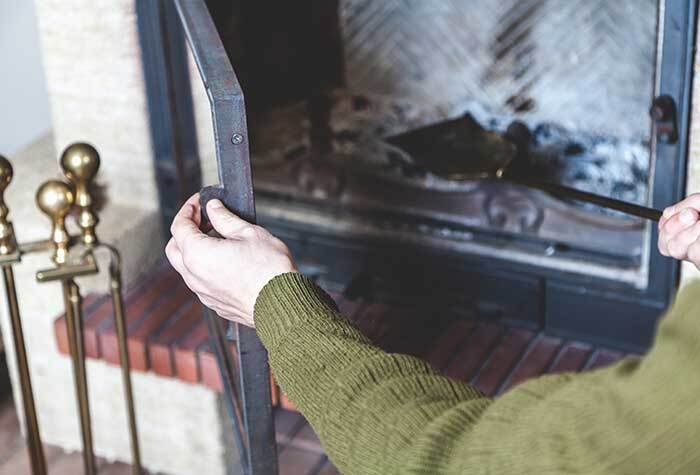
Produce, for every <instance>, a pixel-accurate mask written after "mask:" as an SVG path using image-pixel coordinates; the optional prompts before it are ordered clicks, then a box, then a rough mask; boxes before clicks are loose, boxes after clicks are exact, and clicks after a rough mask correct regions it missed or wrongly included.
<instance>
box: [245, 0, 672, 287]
mask: <svg viewBox="0 0 700 475" xmlns="http://www.w3.org/2000/svg"><path fill="white" fill-rule="evenodd" d="M263 3H264V2H263ZM312 3H313V2H312ZM317 3H318V2H317ZM327 4H328V5H331V7H328V6H326V7H325V10H327V11H325V12H323V13H320V14H319V13H316V14H314V12H302V13H301V14H299V13H295V12H292V11H290V12H287V13H289V15H291V18H294V19H297V17H300V22H301V24H302V26H298V22H295V21H290V22H285V21H282V20H279V19H278V20H276V19H274V18H272V19H271V18H269V17H266V22H265V23H261V22H256V21H255V15H256V13H257V12H256V7H248V9H247V10H246V8H245V5H246V4H245V2H244V4H243V6H242V7H241V9H242V11H241V12H240V15H241V18H246V14H248V15H249V16H250V17H252V24H254V25H256V30H255V31H254V32H247V33H246V30H245V27H244V25H241V26H242V28H240V29H234V30H235V31H242V33H241V34H242V36H243V38H241V43H242V44H243V45H244V46H245V48H244V49H243V52H244V53H243V56H242V57H241V59H240V61H239V62H238V64H239V65H240V67H239V68H238V71H239V75H240V76H241V77H242V83H243V87H244V90H245V92H246V97H247V98H248V103H249V109H250V110H249V121H250V126H251V130H252V132H251V136H252V140H253V143H252V147H253V163H254V167H255V178H256V191H257V192H258V193H259V194H262V195H263V196H270V197H276V198H285V199H289V198H291V199H293V200H295V201H296V202H297V203H301V202H308V203H316V204H318V205H321V206H322V207H324V209H325V210H326V212H325V214H324V213H323V212H317V213H307V212H302V213H296V214H295V215H294V217H293V219H297V218H298V219H301V220H302V221H304V222H305V223H306V224H311V225H317V226H326V225H332V226H337V225H339V224H338V220H342V219H344V218H343V217H347V218H348V219H347V222H344V224H343V229H352V228H353V226H354V225H353V222H352V219H351V218H352V217H355V218H358V219H360V217H362V218H361V222H362V225H361V227H362V228H363V231H367V229H368V228H371V231H372V232H374V233H375V234H376V233H379V234H381V233H384V234H386V233H387V232H389V233H391V232H394V233H396V232H399V233H400V234H402V235H403V236H408V235H410V237H411V239H413V240H420V239H421V237H420V236H421V235H423V236H425V237H426V239H425V242H428V241H431V242H433V243H435V242H436V240H435V238H436V236H439V237H441V238H442V239H440V240H438V242H439V245H442V246H447V247H453V248H454V247H457V248H467V249H471V250H472V251H473V252H477V253H481V254H486V255H497V256H501V257H503V256H505V257H507V258H509V259H516V260H520V261H523V262H532V263H535V262H536V263H537V264H538V265H543V266H545V267H548V266H549V267H553V268H556V269H563V270H573V271H575V272H583V273H588V274H593V275H597V276H602V277H606V278H613V279H619V280H622V281H625V282H628V283H631V284H633V285H635V286H637V287H644V286H645V285H646V282H647V276H646V263H645V259H644V255H645V252H646V250H647V246H648V245H649V227H648V225H647V223H645V222H644V221H643V220H640V219H638V218H630V217H627V216H624V215H621V214H618V213H615V212H609V211H605V210H601V209H599V208H596V207H594V206H592V205H585V204H581V203H577V202H573V201H566V200H561V199H555V198H553V197H552V196H549V195H547V194H545V193H543V192H539V191H534V190H530V189H527V188H525V187H522V186H515V185H507V184H501V183H492V182H489V181H484V180H466V181H464V180H455V179H450V178H449V177H448V178H445V177H444V176H439V175H438V174H434V173H432V172H431V171H432V169H431V167H430V166H428V167H426V166H425V158H423V161H422V162H421V160H419V159H418V158H419V157H415V156H412V154H411V153H409V152H407V151H406V150H404V149H402V148H400V147H397V146H395V145H393V144H392V141H391V138H392V137H394V136H396V135H398V134H402V133H405V132H407V131H411V130H414V129H416V128H420V127H424V126H428V125H433V124H438V123H441V122H444V121H448V120H451V119H456V118H460V120H459V127H457V130H449V129H448V130H447V131H446V132H444V133H445V134H447V135H448V137H447V140H451V141H453V142H454V150H453V151H452V153H446V154H443V153H442V152H444V150H442V149H441V150H439V151H435V153H434V155H432V156H429V157H428V158H427V159H428V160H434V161H436V162H437V161H441V162H446V166H448V167H449V166H450V165H451V164H450V161H451V160H457V161H469V160H477V159H483V158H484V156H486V157H497V156H498V155H499V154H504V153H511V152H512V150H511V149H516V152H515V153H519V154H524V155H526V161H527V173H528V174H529V175H530V176H532V177H535V178H537V179H539V180H542V181H546V182H551V183H557V184H562V185H566V186H570V187H574V188H577V189H580V190H584V191H589V192H594V193H597V194H600V195H603V196H609V197H614V198H618V199H622V200H625V201H630V202H633V203H638V204H646V203H647V201H648V194H649V193H648V192H649V182H650V173H649V170H650V167H651V163H652V160H651V152H650V151H651V129H652V124H651V118H650V115H649V108H650V105H651V103H652V100H653V97H654V93H655V89H656V80H655V65H656V62H657V31H658V17H659V14H658V11H657V10H658V4H657V2H656V1H655V0H642V1H639V0H622V1H617V2H602V1H601V2H590V1H561V0H549V1H547V0H529V1H516V0H508V1H501V0H498V1H497V0H474V1H469V2H466V1H465V2H423V1H407V0H392V1H376V0H340V1H339V2H338V4H337V5H336V4H335V2H327ZM281 8H282V9H284V7H281ZM302 10H303V8H302ZM316 10H318V8H317V9H316ZM258 14H262V13H258ZM279 18H282V19H284V18H289V16H287V15H279ZM304 19H306V21H307V22H308V24H307V25H306V27H303V25H304ZM309 19H311V21H309ZM321 20H323V21H324V22H325V23H323V24H322V25H321V27H319V21H321ZM249 21H251V18H248V19H246V22H249ZM290 23H297V26H295V27H290V26H289V25H290ZM264 25H267V26H264ZM261 29H262V31H261ZM268 29H269V30H268ZM273 31H274V34H273ZM275 35H276V41H275V40H270V39H269V38H268V39H267V40H263V37H273V38H274V37H275ZM241 43H237V44H241ZM290 44H291V45H295V46H299V47H300V48H299V49H302V50H303V51H305V53H304V54H303V55H302V57H295V58H294V59H293V61H290V60H287V61H280V60H279V58H280V57H286V55H289V49H291V48H290V47H289V46H288V45H290ZM237 51H239V56H241V53H240V48H238V49H237ZM295 54H299V53H298V52H297V53H295ZM280 65H281V66H280ZM295 71H296V72H295ZM281 77H285V78H289V77H291V79H290V80H289V81H284V84H280V81H279V78H281ZM514 125H515V127H514ZM512 130H516V131H517V134H513V133H511V131H512ZM450 134H452V135H454V137H451V136H450ZM513 135H515V137H514V136H513ZM476 155H481V157H477V156H476ZM259 202H260V201H259ZM264 203H265V201H264V200H263V205H264ZM339 210H340V211H339ZM277 211H279V210H277ZM317 211H318V210H317ZM350 211H352V213H354V214H352V216H351V215H350V214H348V213H349V212H350ZM328 213H331V214H328ZM338 213H340V214H338ZM330 216H332V219H330V221H333V223H329V222H328V221H329V217H330ZM392 222H393V223H394V225H393V228H392Z"/></svg>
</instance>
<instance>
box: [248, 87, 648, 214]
mask: <svg viewBox="0 0 700 475" xmlns="http://www.w3.org/2000/svg"><path fill="white" fill-rule="evenodd" d="M330 98H331V111H330V119H329V125H330V130H331V131H332V150H333V152H332V153H331V154H330V156H328V157H327V158H328V160H329V161H330V162H331V163H334V164H335V165H337V166H338V167H339V169H341V170H345V171H346V172H349V173H365V174H367V173H370V174H372V175H375V176H379V177H382V178H384V179H386V180H390V181H392V182H399V183H401V184H403V185H405V186H410V187H420V188H427V189H433V190H436V191H444V192H449V191H457V190H467V189H472V188H474V187H475V186H478V183H475V182H473V181H467V182H461V181H453V180H447V179H444V178H441V177H438V176H435V175H433V174H431V173H429V172H428V171H426V170H425V169H424V168H423V167H421V166H419V165H418V164H417V163H416V161H415V160H414V159H413V158H412V157H411V156H409V155H408V154H406V153H405V152H404V151H402V150H400V149H398V148H397V147H394V146H391V145H389V144H388V143H387V142H386V141H385V140H384V139H385V138H387V137H390V136H394V135H397V134H400V133H403V132H407V131H410V130H413V129H417V128H420V127H424V126H426V125H431V124H435V123H439V122H442V121H445V120H449V119H453V118H456V117H460V116H463V115H465V114H469V115H470V116H471V117H472V118H473V119H474V121H475V124H477V127H479V128H482V129H483V130H484V131H489V132H498V133H504V132H505V130H506V129H507V127H508V125H509V124H510V123H511V122H512V121H513V120H514V119H515V118H516V117H514V116H506V115H498V114H493V113H490V112H489V111H487V110H486V109H485V108H484V107H483V106H481V105H480V104H478V103H476V102H473V101H470V102H466V103H464V104H462V105H461V106H459V107H457V108H454V109H452V110H450V111H445V110H442V109H439V108H436V107H431V106H426V105H422V104H420V103H416V102H409V101H402V100H398V99H396V98H395V97H389V96H383V95H362V96H358V95H353V94H350V93H348V92H347V91H344V90H337V91H333V92H332V93H331V94H330ZM260 124H264V125H260ZM528 126H529V128H530V130H531V132H532V140H531V144H530V162H531V169H530V172H531V173H532V174H533V176H534V177H536V178H538V179H540V180H545V181H550V182H552V183H558V184H561V185H565V186H570V187H573V188H577V189H580V190H584V191H589V192H592V193H597V194H600V195H604V196H609V197H613V198H617V199H621V200H625V201H630V202H635V203H639V204H643V203H645V202H646V194H647V177H648V169H649V147H648V143H646V141H645V140H644V139H643V138H639V139H637V140H632V139H625V140H623V139H618V138H616V137H614V136H605V135H602V134H597V133H589V132H585V131H577V130H570V129H567V128H565V127H564V126H561V125H558V124H551V123H529V124H528ZM309 128H310V124H309V120H308V113H307V108H306V107H305V105H304V104H296V105H292V106H287V107H285V108H284V109H275V110H272V111H269V112H268V114H266V116H264V117H261V118H260V120H259V122H258V125H257V127H256V135H257V136H258V139H259V140H258V143H257V144H255V146H254V159H255V160H256V161H257V162H258V164H260V165H263V166H265V164H268V165H274V164H275V163H277V164H279V163H280V162H287V161H289V160H298V159H303V157H304V156H306V155H308V151H309V148H310V145H309ZM580 206H584V207H585V206H588V205H585V204H580ZM611 213H614V212H611Z"/></svg>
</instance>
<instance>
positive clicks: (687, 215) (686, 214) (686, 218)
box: [680, 208, 695, 224]
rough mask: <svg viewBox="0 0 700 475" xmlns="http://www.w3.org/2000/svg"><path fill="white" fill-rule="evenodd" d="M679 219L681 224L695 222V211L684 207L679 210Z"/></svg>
mask: <svg viewBox="0 0 700 475" xmlns="http://www.w3.org/2000/svg"><path fill="white" fill-rule="evenodd" d="M680 220H681V223H683V224H691V223H693V222H695V213H693V212H692V211H690V210H689V209H688V208H686V209H684V210H683V211H681V215H680Z"/></svg>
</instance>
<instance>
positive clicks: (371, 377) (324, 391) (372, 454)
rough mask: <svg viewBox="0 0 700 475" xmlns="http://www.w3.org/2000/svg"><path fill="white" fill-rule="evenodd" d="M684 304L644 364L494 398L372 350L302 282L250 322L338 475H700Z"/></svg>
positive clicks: (282, 284) (268, 295)
mask: <svg viewBox="0 0 700 475" xmlns="http://www.w3.org/2000/svg"><path fill="white" fill-rule="evenodd" d="M699 290H700V288H696V290H695V291H694V292H692V291H689V292H686V295H688V294H689V293H691V292H692V293H693V294H694V295H698V291H699ZM689 300H690V299H689V298H685V299H681V301H680V302H679V303H678V304H677V305H676V309H675V310H674V311H673V312H672V313H671V315H670V316H669V317H667V318H666V319H665V321H664V324H663V325H662V326H661V328H660V330H659V335H658V336H657V341H656V344H655V347H654V349H653V350H652V352H651V353H650V354H649V356H648V357H646V358H645V359H644V360H626V361H623V362H621V363H619V364H617V365H614V366H612V367H609V368H606V369H603V370H598V371H593V372H590V373H587V374H583V375H569V374H566V375H557V376H546V377H541V378H536V379H534V380H531V381H529V382H527V383H524V384H522V385H520V386H518V387H516V388H515V389H513V390H511V391H509V392H508V393H507V394H506V395H504V396H502V397H501V398H499V399H498V400H496V401H495V402H494V401H492V400H490V399H488V398H486V397H484V396H483V395H482V394H481V393H480V392H479V391H478V390H476V389H475V388H473V387H471V386H469V385H468V384H465V383H461V382H457V381H454V380H451V379H448V378H446V377H443V376H441V375H440V374H439V373H438V372H437V371H436V370H434V369H432V368H431V367H430V366H429V365H428V364H427V363H425V362H423V361H421V360H420V359H417V358H414V357H411V356H406V355H398V354H388V353H385V352H383V351H382V350H380V349H379V348H377V347H375V346H373V345H372V344H371V343H370V342H369V341H368V339H367V338H365V337H364V336H363V335H362V334H361V333H360V332H359V331H358V330H357V329H355V328H354V327H353V326H352V325H350V324H349V323H348V322H347V320H346V319H345V318H344V317H343V316H342V315H340V314H339V313H338V310H337V308H336V306H335V304H334V303H333V301H332V299H331V298H330V297H329V296H328V295H326V294H325V293H324V292H323V291H322V290H321V289H320V288H318V287H317V286H316V285H315V284H314V283H313V282H312V281H310V280H309V279H307V278H306V277H304V276H302V275H300V274H294V273H290V274H284V275H281V276H278V277H276V278H275V279H273V280H272V281H271V282H270V283H268V285H267V286H266V287H265V288H264V289H263V291H262V292H261V294H260V296H259V297H258V300H257V302H256V307H255V321H256V327H257V330H258V334H259V335H260V338H261V339H262V341H263V343H264V345H265V346H266V348H267V350H268V352H269V357H270V365H271V367H272V369H273V372H274V374H275V377H276V379H277V381H278V382H279V383H280V385H281V387H282V388H283V389H284V391H285V392H286V393H287V395H288V396H289V398H290V399H291V400H292V401H293V402H294V404H295V405H296V406H297V407H298V409H299V410H300V411H301V412H302V414H303V415H304V416H305V417H306V418H307V420H308V421H309V422H310V424H311V425H312V426H313V428H314V430H315V431H316V432H317V434H318V436H319V438H320V440H321V442H322V444H323V446H324V448H325V449H326V451H327V453H328V455H329V457H330V458H331V460H332V461H333V462H334V463H335V464H336V466H337V467H338V468H339V469H340V470H341V472H342V473H346V474H393V473H396V474H403V473H425V474H436V473H474V474H476V473H494V474H511V473H512V474H525V473H586V474H588V473H623V474H624V473H630V474H635V475H636V474H645V473H650V474H651V473H695V472H693V471H692V470H691V472H688V471H683V470H684V469H685V470H688V469H689V468H690V467H694V469H698V468H699V467H700V452H698V451H697V450H696V447H695V441H696V440H697V437H698V436H700V424H698V422H697V421H698V420H700V406H699V405H698V404H697V403H696V399H697V394H700V381H699V380H700V377H698V371H699V370H698V368H700V330H698V322H697V319H692V318H690V316H689V314H690V313H697V312H692V309H693V306H692V305H691V304H689V303H688V301H689ZM689 421H692V423H691V422H689Z"/></svg>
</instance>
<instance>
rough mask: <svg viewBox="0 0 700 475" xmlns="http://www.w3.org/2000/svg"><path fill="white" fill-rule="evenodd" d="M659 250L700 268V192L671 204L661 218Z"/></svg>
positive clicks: (665, 254)
mask: <svg viewBox="0 0 700 475" xmlns="http://www.w3.org/2000/svg"><path fill="white" fill-rule="evenodd" d="M658 245H659V252H660V253H661V254H662V255H664V256H668V257H673V258H674V259H678V260H686V261H690V262H692V263H693V264H695V267H697V268H698V269H700V193H696V194H693V195H690V196H688V197H687V198H686V199H684V200H683V201H680V202H678V203H676V204H675V205H673V206H669V207H668V208H666V209H665V210H664V212H663V215H662V216H661V219H660V220H659V243H658Z"/></svg>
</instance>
